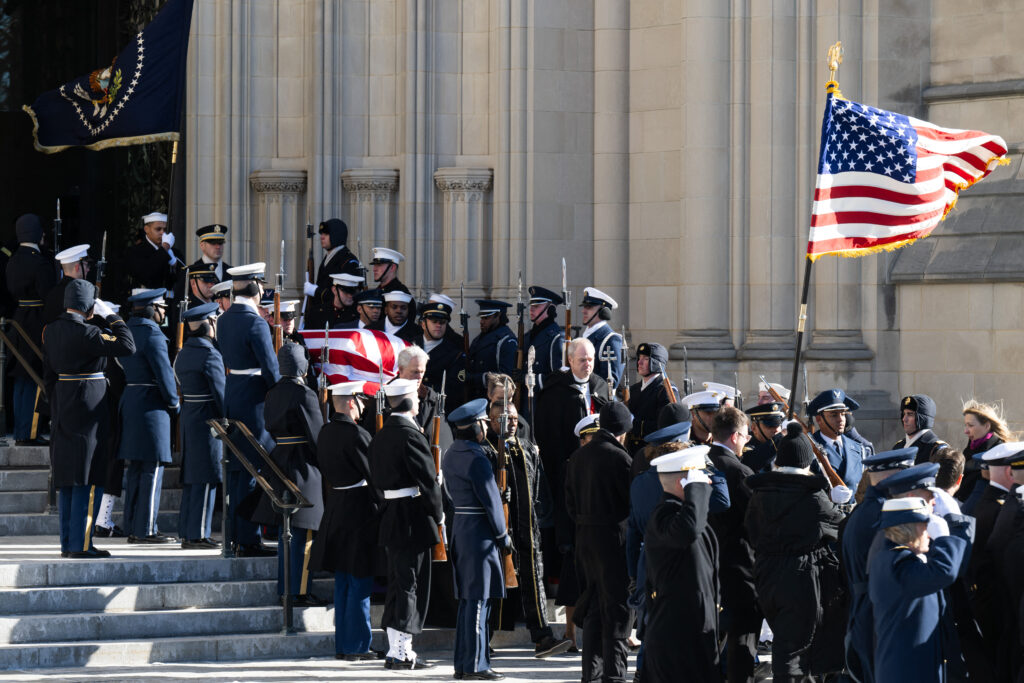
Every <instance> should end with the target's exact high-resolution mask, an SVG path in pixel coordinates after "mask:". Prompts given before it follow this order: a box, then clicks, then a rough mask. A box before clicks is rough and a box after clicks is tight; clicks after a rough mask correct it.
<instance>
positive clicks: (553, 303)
mask: <svg viewBox="0 0 1024 683" xmlns="http://www.w3.org/2000/svg"><path fill="white" fill-rule="evenodd" d="M564 303H565V301H564V300H563V299H562V297H560V296H559V295H558V294H556V293H555V292H552V291H551V290H550V289H545V288H544V287H530V305H531V306H532V305H534V304H547V305H548V310H547V311H546V312H545V313H544V317H543V318H542V319H541V320H540V321H538V322H536V323H534V325H533V327H531V328H530V330H529V331H528V332H527V333H526V334H525V335H524V337H523V345H524V346H525V347H526V348H524V349H523V358H524V359H525V358H526V356H527V354H528V353H529V351H530V349H531V348H533V349H534V361H533V373H534V374H535V375H536V376H537V389H538V390H540V389H543V388H544V382H545V380H546V379H547V378H548V377H549V376H550V375H551V373H553V372H555V371H556V370H559V369H561V367H562V365H563V362H562V347H563V346H564V344H565V334H564V332H563V330H562V327H561V326H560V325H559V324H558V309H557V307H558V306H561V305H562V304H564ZM602 379H603V376H602Z"/></svg>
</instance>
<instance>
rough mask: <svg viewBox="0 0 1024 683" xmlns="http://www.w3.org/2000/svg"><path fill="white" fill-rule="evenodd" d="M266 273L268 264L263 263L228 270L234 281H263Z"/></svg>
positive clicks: (248, 264)
mask: <svg viewBox="0 0 1024 683" xmlns="http://www.w3.org/2000/svg"><path fill="white" fill-rule="evenodd" d="M266 272H267V264H266V263H263V262H262V261H258V262H256V263H247V264H245V265H244V266H235V267H234V268H228V275H230V276H231V279H232V280H262V279H263V274H264V273H266Z"/></svg>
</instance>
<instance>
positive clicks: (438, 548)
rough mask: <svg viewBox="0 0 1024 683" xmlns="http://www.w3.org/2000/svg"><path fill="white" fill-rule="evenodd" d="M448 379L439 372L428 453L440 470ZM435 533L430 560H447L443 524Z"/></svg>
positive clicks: (437, 469)
mask: <svg viewBox="0 0 1024 683" xmlns="http://www.w3.org/2000/svg"><path fill="white" fill-rule="evenodd" d="M447 381H448V371H447V370H445V371H444V372H442V373H441V391H439V392H438V394H437V413H435V414H434V433H433V434H431V435H430V454H431V455H433V456H434V470H435V471H436V472H438V476H440V472H441V416H442V415H444V399H445V393H444V385H445V382H447ZM437 535H438V537H439V538H440V539H441V540H439V541H438V542H437V543H436V544H435V545H434V550H433V553H432V558H431V559H432V560H433V561H434V562H447V561H448V552H447V551H446V550H445V547H444V524H438V525H437Z"/></svg>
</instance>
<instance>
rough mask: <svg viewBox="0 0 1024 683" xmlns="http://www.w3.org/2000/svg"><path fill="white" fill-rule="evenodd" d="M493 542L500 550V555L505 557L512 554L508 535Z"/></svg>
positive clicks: (510, 539)
mask: <svg viewBox="0 0 1024 683" xmlns="http://www.w3.org/2000/svg"><path fill="white" fill-rule="evenodd" d="M495 541H496V542H497V544H498V547H499V548H500V549H501V552H502V553H504V554H505V555H510V554H512V550H513V547H512V537H511V536H510V535H508V534H507V533H506V534H505V535H504V536H501V537H499V538H497V539H495Z"/></svg>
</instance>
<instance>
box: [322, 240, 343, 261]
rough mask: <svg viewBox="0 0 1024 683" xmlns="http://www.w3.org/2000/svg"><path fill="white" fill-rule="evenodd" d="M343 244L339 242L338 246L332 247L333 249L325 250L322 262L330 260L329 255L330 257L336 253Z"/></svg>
mask: <svg viewBox="0 0 1024 683" xmlns="http://www.w3.org/2000/svg"><path fill="white" fill-rule="evenodd" d="M343 246H345V245H343V244H339V245H338V246H336V247H334V249H331V250H330V251H329V252H327V253H326V254H324V260H323V262H324V263H327V262H328V261H330V260H331V257H332V256H334V255H335V254H337V253H338V250H339V249H341V248H342V247H343Z"/></svg>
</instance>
